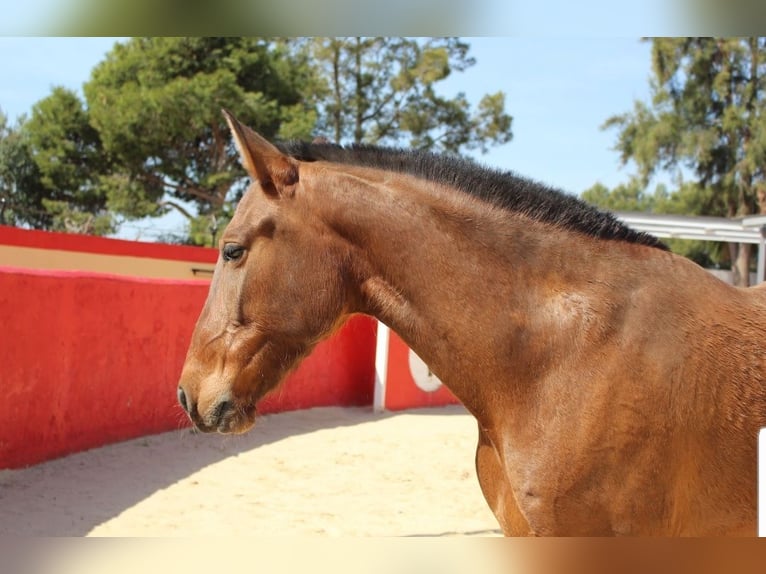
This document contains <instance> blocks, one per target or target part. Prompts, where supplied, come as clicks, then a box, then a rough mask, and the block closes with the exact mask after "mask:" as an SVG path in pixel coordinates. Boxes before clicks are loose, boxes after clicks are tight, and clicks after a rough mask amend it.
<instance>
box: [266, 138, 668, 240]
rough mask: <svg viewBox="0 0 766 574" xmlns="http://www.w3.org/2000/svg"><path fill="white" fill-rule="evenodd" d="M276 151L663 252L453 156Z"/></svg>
mask: <svg viewBox="0 0 766 574" xmlns="http://www.w3.org/2000/svg"><path fill="white" fill-rule="evenodd" d="M278 147H279V148H280V150H281V151H282V152H283V153H286V154H287V155H289V156H291V157H294V158H295V159H298V160H301V161H329V162H333V163H340V164H348V165H355V166H360V167H370V168H377V169H382V170H386V171H394V172H399V173H406V174H410V175H413V176H416V177H420V178H423V179H428V180H431V181H436V182H439V183H443V184H445V185H449V186H452V187H454V188H456V189H459V190H461V191H463V192H465V193H468V194H471V195H473V196H475V197H478V198H480V199H483V200H484V201H487V202H489V203H491V204H493V205H496V206H499V207H502V208H504V209H507V210H509V211H513V212H516V213H521V214H524V215H526V216H527V217H530V218H531V219H534V220H537V221H542V222H545V223H552V224H554V225H559V226H561V227H563V228H566V229H570V230H573V231H577V232H579V233H584V234H586V235H590V236H592V237H598V238H601V239H618V240H623V241H628V242H631V243H639V244H642V245H648V246H651V247H657V248H660V249H665V250H667V247H666V246H665V244H664V243H662V242H661V241H660V240H659V239H657V238H656V237H654V236H653V235H649V234H647V233H643V232H639V231H636V230H634V229H631V228H630V227H628V226H627V225H625V224H624V223H622V222H621V221H619V220H618V219H617V218H616V217H615V216H614V215H612V214H611V213H608V212H603V211H600V210H598V209H596V208H595V207H593V206H591V205H589V204H587V203H585V202H584V201H582V200H581V199H579V198H577V197H574V196H573V195H570V194H567V193H564V192H562V191H560V190H557V189H553V188H550V187H547V186H545V185H543V184H540V183H537V182H534V181H531V180H529V179H525V178H522V177H519V176H517V175H515V174H514V173H512V172H502V171H498V170H494V169H490V168H487V167H483V166H481V165H479V164H477V163H475V162H474V161H471V160H469V159H465V158H461V157H458V156H453V155H446V154H445V155H439V154H434V153H431V152H426V151H420V150H405V149H396V148H384V147H377V146H370V145H353V146H350V147H342V146H339V145H335V144H330V143H311V144H309V143H306V142H300V141H293V142H286V143H281V144H278Z"/></svg>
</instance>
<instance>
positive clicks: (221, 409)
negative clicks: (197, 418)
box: [210, 401, 233, 426]
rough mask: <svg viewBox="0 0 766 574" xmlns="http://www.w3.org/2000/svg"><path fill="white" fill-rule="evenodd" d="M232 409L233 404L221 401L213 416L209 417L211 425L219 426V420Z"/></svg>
mask: <svg viewBox="0 0 766 574" xmlns="http://www.w3.org/2000/svg"><path fill="white" fill-rule="evenodd" d="M232 407H233V403H232V402H231V401H221V402H220V403H218V404H217V405H216V407H215V410H214V411H213V414H212V415H211V417H210V418H211V419H212V421H213V423H214V424H215V425H216V426H217V425H219V424H221V420H222V419H223V417H224V416H225V415H226V413H227V412H228V411H229V410H231V408H232Z"/></svg>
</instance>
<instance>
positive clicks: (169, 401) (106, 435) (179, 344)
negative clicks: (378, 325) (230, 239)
mask: <svg viewBox="0 0 766 574" xmlns="http://www.w3.org/2000/svg"><path fill="white" fill-rule="evenodd" d="M107 241H108V240H107ZM208 285H209V283H208V282H207V281H203V280H200V281H173V280H156V279H152V280H148V279H132V278H126V277H116V276H109V275H103V274H95V273H80V272H64V271H53V272H51V271H36V270H27V269H16V268H7V267H5V268H3V267H0V392H2V395H1V396H0V468H16V467H20V466H24V465H28V464H34V463H36V462H40V461H42V460H46V459H49V458H53V457H55V456H61V455H64V454H67V453H71V452H75V451H78V450H83V449H86V448H91V447H95V446H100V445H103V444H107V443H110V442H114V441H118V440H125V439H128V438H133V437H137V436H142V435H146V434H150V433H156V432H161V431H166V430H172V429H177V428H180V427H183V426H186V425H187V420H186V417H185V415H184V414H183V412H182V410H181V408H180V407H179V406H178V405H177V403H176V384H177V381H178V376H179V374H180V371H181V366H182V364H183V360H184V357H185V355H186V349H187V346H188V343H189V339H190V336H191V332H192V329H193V327H194V323H195V322H196V319H197V316H198V315H199V312H200V310H201V308H202V305H203V303H204V300H205V296H206V294H207V290H208ZM374 354H375V326H374V322H373V321H372V320H371V319H369V318H366V317H359V318H355V319H354V320H352V321H351V322H350V323H349V324H348V325H347V326H346V327H345V328H344V329H343V330H342V331H341V332H340V333H339V334H338V335H336V336H335V337H334V338H333V339H331V340H330V341H327V342H325V343H323V344H322V345H320V346H319V347H318V348H317V349H316V350H315V352H314V353H313V354H312V356H311V357H309V358H308V359H307V360H306V361H305V362H304V363H303V364H302V366H301V367H300V368H299V369H298V371H296V372H295V373H294V374H293V375H292V376H291V377H290V378H289V379H288V380H287V381H286V382H285V385H284V386H283V388H282V389H281V390H279V391H278V392H277V393H275V394H274V395H273V396H269V397H267V398H265V399H264V401H263V403H262V405H261V411H262V412H275V411H280V410H290V409H297V408H306V407H313V406H324V405H343V406H351V405H367V404H370V402H371V400H372V393H373V385H374Z"/></svg>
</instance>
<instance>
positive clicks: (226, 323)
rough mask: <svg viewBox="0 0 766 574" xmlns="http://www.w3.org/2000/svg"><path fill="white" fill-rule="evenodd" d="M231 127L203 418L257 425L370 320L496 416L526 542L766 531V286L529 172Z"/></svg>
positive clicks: (204, 347) (481, 418)
mask: <svg viewBox="0 0 766 574" xmlns="http://www.w3.org/2000/svg"><path fill="white" fill-rule="evenodd" d="M230 124H231V126H232V131H233V133H234V135H235V139H236V141H237V143H238V147H239V149H240V152H241V155H242V159H243V163H244V165H245V166H246V167H247V169H248V171H249V173H250V175H251V177H252V178H253V180H254V183H253V185H252V186H251V189H250V190H249V191H248V193H247V194H246V195H245V197H244V198H243V199H242V201H241V203H240V205H239V206H238V208H237V211H236V214H235V216H234V219H233V220H232V222H231V224H230V225H229V227H228V228H227V229H226V231H225V233H224V236H223V239H222V256H221V258H220V259H219V262H218V265H217V268H216V271H215V276H214V280H213V284H212V285H211V291H210V295H209V298H208V301H207V303H206V305H205V309H204V310H203V312H202V315H201V317H200V320H199V322H198V325H197V327H196V330H195V333H194V336H193V340H192V344H191V347H190V349H189V355H188V358H187V362H186V365H185V367H184V372H183V375H182V379H181V384H180V386H179V396H180V398H181V402H182V404H183V405H184V408H186V409H187V411H189V412H190V415H191V417H192V419H193V420H194V422H195V423H196V424H197V426H198V427H200V428H201V429H203V430H218V431H221V432H241V431H244V430H246V429H247V428H249V427H250V425H251V424H252V422H253V418H254V416H255V403H256V402H257V401H258V400H259V399H260V398H261V397H262V396H263V394H264V393H266V392H267V391H268V390H270V389H272V388H274V386H276V385H277V384H278V383H279V382H280V381H281V380H282V379H283V378H284V376H285V374H286V373H287V371H288V370H289V369H291V368H292V367H294V366H295V365H296V364H297V362H298V361H299V360H300V359H301V358H302V357H303V356H305V355H306V354H307V353H308V352H309V351H310V350H311V348H313V345H314V344H316V342H317V341H319V340H320V339H322V338H324V337H326V336H328V335H329V334H330V333H331V332H333V331H334V330H335V329H336V328H337V327H338V326H340V325H341V324H342V323H343V322H344V321H345V320H346V319H347V318H348V317H349V316H351V315H352V314H355V313H365V314H369V315H373V316H375V317H377V318H378V319H379V320H381V321H383V322H384V323H386V324H388V325H389V326H390V327H391V328H392V329H393V330H395V331H396V332H397V333H398V334H399V335H400V336H401V337H402V338H403V339H404V340H405V341H406V342H407V343H408V344H409V345H410V346H411V347H412V348H413V350H414V351H415V352H416V353H417V354H418V355H419V356H420V357H422V358H423V359H424V361H425V362H426V363H427V364H428V365H429V368H430V369H431V370H432V371H433V372H434V373H435V374H436V375H437V376H438V377H439V379H441V381H442V382H443V383H444V384H445V385H446V386H447V387H448V388H449V389H450V390H451V391H452V392H453V393H454V394H455V395H456V396H457V397H458V398H459V399H460V400H461V402H462V403H463V404H464V405H465V406H466V408H467V409H468V410H469V411H470V412H471V413H472V414H473V415H474V416H475V417H476V419H477V421H478V425H479V446H478V449H477V454H476V465H477V473H478V477H479V482H480V484H481V488H482V491H483V493H484V495H485V498H486V499H487V502H488V503H489V506H490V507H491V508H492V510H493V512H494V513H495V516H496V517H497V519H498V521H499V522H500V524H501V526H502V528H503V531H504V532H505V533H506V534H507V535H527V534H535V535H611V534H630V535H699V536H709V535H732V534H745V535H755V533H756V490H757V476H756V469H757V454H756V453H757V434H758V430H759V428H760V427H763V426H766V342H765V341H764V337H763V332H762V329H763V326H764V325H766V291H764V290H762V289H738V288H734V287H731V286H729V285H726V284H724V283H723V282H721V281H719V280H718V279H716V278H714V277H713V276H711V275H710V274H708V273H707V272H706V271H704V270H702V269H701V268H700V267H698V266H697V265H695V264H694V263H692V262H690V261H688V260H686V259H684V258H682V257H679V256H676V255H673V254H672V253H669V252H668V251H667V250H666V249H664V247H663V246H662V245H661V244H659V242H657V241H656V240H654V239H653V238H651V237H649V236H645V235H643V234H638V233H636V232H633V231H631V230H628V229H627V228H625V227H623V226H622V225H620V224H619V223H617V222H616V220H614V218H612V217H611V216H607V215H604V214H600V213H598V212H596V211H595V210H593V209H591V208H589V207H587V206H585V205H584V204H581V203H580V202H579V201H577V200H575V199H573V198H569V197H567V196H564V195H563V194H559V193H556V192H551V191H550V190H546V189H544V188H542V187H541V186H537V185H536V184H532V183H530V182H527V181H525V180H518V179H514V178H513V177H512V176H510V175H502V174H498V173H495V172H489V171H487V170H483V169H481V168H478V167H476V166H472V165H471V164H466V163H464V162H459V161H453V160H445V159H438V158H435V157H431V156H427V155H418V154H414V155H413V154H408V153H406V152H386V151H379V150H357V151H349V150H342V149H341V148H337V147H335V146H328V145H315V146H303V147H301V148H295V149H292V150H284V151H280V150H278V149H277V148H275V147H273V146H271V145H270V144H268V143H267V142H265V140H263V139H262V138H260V137H259V136H257V135H256V134H254V133H253V132H251V131H250V130H248V129H247V128H245V127H244V126H242V125H241V124H239V123H237V122H236V120H233V119H231V118H230ZM408 158H409V159H408ZM445 171H446V175H445ZM456 186H457V187H460V188H461V189H456ZM472 186H473V187H472ZM482 186H485V187H488V188H492V189H491V190H490V191H487V190H486V189H484V188H482ZM514 194H515V195H514ZM435 448H437V447H436V446H435Z"/></svg>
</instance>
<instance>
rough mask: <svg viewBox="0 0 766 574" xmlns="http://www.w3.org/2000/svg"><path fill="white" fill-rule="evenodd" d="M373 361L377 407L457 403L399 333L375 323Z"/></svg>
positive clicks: (453, 396) (401, 408)
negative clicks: (375, 355)
mask: <svg viewBox="0 0 766 574" xmlns="http://www.w3.org/2000/svg"><path fill="white" fill-rule="evenodd" d="M379 329H381V330H379V332H378V348H377V355H378V356H377V357H376V362H377V364H378V370H379V373H378V377H379V378H382V380H380V381H379V384H380V387H379V389H378V391H377V396H376V397H375V408H376V409H377V410H383V409H386V410H392V411H396V410H403V409H411V408H417V407H436V406H444V405H451V404H459V402H460V401H458V400H457V398H455V395H453V394H452V392H451V391H450V390H449V389H448V388H447V387H445V386H444V385H443V384H442V382H441V381H440V380H439V379H438V378H437V377H436V375H434V374H433V373H432V372H431V370H430V369H429V368H428V367H427V366H426V364H425V363H424V362H423V361H422V359H420V357H418V356H417V355H416V354H415V353H414V351H412V350H411V349H410V348H409V347H408V346H407V344H406V343H405V342H404V341H402V340H401V339H400V338H399V336H398V335H397V334H396V333H394V332H392V331H390V330H389V329H388V327H386V326H385V325H379Z"/></svg>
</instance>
